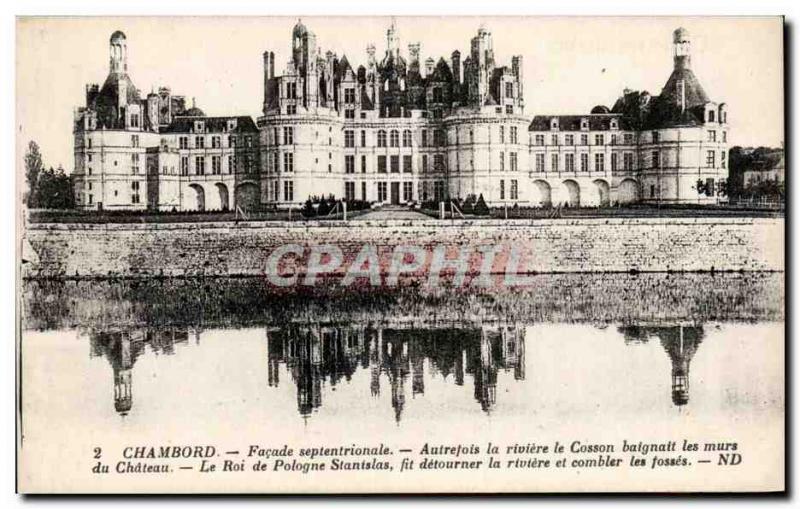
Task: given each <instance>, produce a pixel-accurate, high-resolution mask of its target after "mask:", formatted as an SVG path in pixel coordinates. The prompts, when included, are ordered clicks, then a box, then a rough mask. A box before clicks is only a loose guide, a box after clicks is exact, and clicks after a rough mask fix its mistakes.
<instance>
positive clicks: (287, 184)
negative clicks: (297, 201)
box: [283, 180, 294, 201]
mask: <svg viewBox="0 0 800 509" xmlns="http://www.w3.org/2000/svg"><path fill="white" fill-rule="evenodd" d="M283 201H294V182H293V181H291V180H284V181H283Z"/></svg>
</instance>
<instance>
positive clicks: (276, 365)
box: [89, 324, 703, 422]
mask: <svg viewBox="0 0 800 509" xmlns="http://www.w3.org/2000/svg"><path fill="white" fill-rule="evenodd" d="M619 331H620V333H622V334H623V335H624V338H625V341H626V343H631V342H647V341H648V340H649V338H650V337H653V336H655V337H657V338H658V339H659V340H660V342H661V345H662V346H663V348H664V350H665V351H666V352H667V354H668V355H669V357H670V360H671V363H672V370H671V390H672V402H673V403H674V404H675V405H676V406H682V405H685V404H687V403H688V401H689V365H690V362H691V360H692V357H693V356H694V354H695V352H696V351H697V348H698V347H699V346H700V343H701V342H702V339H703V327H702V326H682V325H678V326H667V327H662V326H625V327H620V329H619ZM190 335H194V336H195V338H196V342H197V343H199V333H198V332H194V333H193V334H190V332H189V330H188V329H187V328H166V329H145V330H138V329H136V330H119V329H116V330H109V331H92V332H91V333H90V334H89V339H90V343H91V351H90V355H91V356H92V357H101V356H102V357H105V358H106V359H107V360H108V362H109V363H110V364H111V366H112V369H113V372H114V391H113V392H114V408H115V409H116V411H117V412H118V413H120V414H121V415H123V416H124V415H127V414H128V412H130V411H131V409H132V407H133V379H132V370H133V366H134V364H135V363H136V360H137V358H138V357H139V356H140V355H144V354H146V352H148V351H149V352H150V353H156V354H164V355H173V354H175V353H177V350H176V346H177V345H179V344H187V343H188V340H189V337H190ZM266 336H267V347H268V354H267V379H268V385H269V386H270V387H277V386H278V384H279V383H280V368H281V365H282V364H283V365H285V367H286V370H287V372H288V373H289V375H290V377H291V380H292V382H293V383H294V384H295V386H296V389H297V408H298V412H299V413H300V415H302V416H304V417H307V416H309V415H310V414H311V413H313V412H314V411H315V410H316V409H318V408H320V407H321V406H322V398H323V389H324V387H325V385H326V384H329V385H330V386H331V387H335V386H336V385H337V384H341V383H342V382H343V381H346V382H349V381H350V379H351V378H352V376H353V375H354V374H355V373H356V371H357V370H359V369H365V370H366V369H368V370H369V375H370V392H371V393H372V396H374V397H377V396H379V395H380V394H381V386H382V384H383V383H385V382H386V381H388V386H389V391H390V394H391V398H390V399H391V405H392V408H393V409H394V415H395V419H396V420H397V421H398V422H399V421H400V419H401V417H402V413H403V409H404V408H405V404H406V394H407V390H408V383H409V379H410V385H411V395H412V397H414V396H417V395H424V393H425V380H426V378H425V376H426V374H425V371H426V369H427V370H428V375H429V376H430V375H437V374H439V375H441V376H442V377H443V378H444V379H445V380H451V379H452V381H453V383H454V384H456V385H457V386H464V385H465V382H466V380H467V378H471V379H472V386H473V397H474V399H475V400H476V401H477V402H478V404H480V407H481V409H482V410H483V411H484V412H487V413H488V412H490V411H491V409H492V408H493V406H494V405H495V403H496V394H497V379H498V372H499V371H500V370H503V371H508V372H513V376H514V379H515V380H524V379H525V327H524V326H517V325H499V326H475V327H471V328H449V329H433V328H431V329H405V328H377V327H373V326H371V325H367V326H341V327H340V326H327V325H320V324H307V325H299V324H297V325H295V324H292V325H288V326H286V327H283V328H270V329H267V332H266ZM426 366H427V368H426Z"/></svg>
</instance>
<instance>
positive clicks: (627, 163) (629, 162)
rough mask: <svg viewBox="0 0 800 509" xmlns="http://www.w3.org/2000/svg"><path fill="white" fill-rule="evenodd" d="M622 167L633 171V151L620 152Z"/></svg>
mask: <svg viewBox="0 0 800 509" xmlns="http://www.w3.org/2000/svg"><path fill="white" fill-rule="evenodd" d="M622 167H623V169H624V170H625V171H633V152H625V153H624V154H622Z"/></svg>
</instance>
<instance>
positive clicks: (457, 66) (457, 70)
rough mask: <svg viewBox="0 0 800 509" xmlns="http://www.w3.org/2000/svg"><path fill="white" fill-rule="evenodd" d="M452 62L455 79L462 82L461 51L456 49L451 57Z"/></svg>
mask: <svg viewBox="0 0 800 509" xmlns="http://www.w3.org/2000/svg"><path fill="white" fill-rule="evenodd" d="M450 62H452V64H453V79H455V80H456V83H461V52H460V51H458V50H455V51H454V52H453V54H452V55H451V57H450Z"/></svg>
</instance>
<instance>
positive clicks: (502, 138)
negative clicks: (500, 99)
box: [500, 125, 506, 143]
mask: <svg viewBox="0 0 800 509" xmlns="http://www.w3.org/2000/svg"><path fill="white" fill-rule="evenodd" d="M505 142H506V127H505V126H502V125H501V126H500V143H505Z"/></svg>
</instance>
